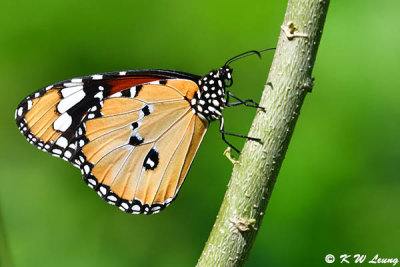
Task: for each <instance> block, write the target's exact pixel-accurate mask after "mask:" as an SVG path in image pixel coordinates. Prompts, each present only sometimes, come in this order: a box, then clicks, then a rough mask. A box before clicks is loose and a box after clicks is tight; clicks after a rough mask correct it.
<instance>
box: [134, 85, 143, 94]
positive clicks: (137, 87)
mask: <svg viewBox="0 0 400 267" xmlns="http://www.w3.org/2000/svg"><path fill="white" fill-rule="evenodd" d="M142 87H143V85H141V84H139V85H137V86H136V94H135V97H137V95H138V94H139V92H140V90H142Z"/></svg>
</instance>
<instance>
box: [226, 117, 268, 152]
mask: <svg viewBox="0 0 400 267" xmlns="http://www.w3.org/2000/svg"><path fill="white" fill-rule="evenodd" d="M219 131H220V133H221V134H222V140H224V142H225V143H226V144H227V145H228V146H230V147H231V148H232V149H233V150H235V151H236V152H237V153H239V154H240V150H239V149H237V148H236V147H235V146H234V145H232V144H231V143H229V142H228V141H227V140H226V138H225V135H230V136H236V137H241V138H246V139H247V140H253V141H257V142H260V141H261V139H259V138H254V137H250V136H246V135H241V134H234V133H229V132H226V131H225V125H224V118H223V117H221V119H220V127H219Z"/></svg>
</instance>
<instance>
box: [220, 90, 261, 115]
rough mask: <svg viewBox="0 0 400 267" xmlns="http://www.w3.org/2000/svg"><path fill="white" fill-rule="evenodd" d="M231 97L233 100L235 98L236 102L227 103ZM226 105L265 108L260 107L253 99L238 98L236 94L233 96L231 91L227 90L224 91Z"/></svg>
mask: <svg viewBox="0 0 400 267" xmlns="http://www.w3.org/2000/svg"><path fill="white" fill-rule="evenodd" d="M230 97H232V98H234V99H235V100H237V101H238V102H233V103H229V98H230ZM226 103H227V104H226V105H225V106H226V107H234V106H238V105H245V106H247V107H252V108H260V109H262V110H265V108H264V107H260V106H259V105H258V103H257V102H256V101H254V100H253V99H246V100H241V99H240V98H238V97H237V96H235V95H234V94H233V93H232V92H231V91H227V92H226Z"/></svg>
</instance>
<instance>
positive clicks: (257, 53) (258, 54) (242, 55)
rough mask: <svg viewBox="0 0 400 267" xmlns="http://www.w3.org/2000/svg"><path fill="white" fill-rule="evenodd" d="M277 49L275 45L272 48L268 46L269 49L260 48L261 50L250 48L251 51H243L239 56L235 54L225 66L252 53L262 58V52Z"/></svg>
mask: <svg viewBox="0 0 400 267" xmlns="http://www.w3.org/2000/svg"><path fill="white" fill-rule="evenodd" d="M275 49H276V48H275V47H272V48H267V49H263V50H260V51H257V50H250V51H247V52H244V53H241V54H239V55H237V56H234V57H233V58H231V59H228V61H226V63H225V65H224V66H228V65H229V64H231V63H232V62H234V61H236V60H238V59H241V58H244V57H248V56H251V55H257V56H258V57H259V58H260V59H261V53H262V52H265V51H268V50H275Z"/></svg>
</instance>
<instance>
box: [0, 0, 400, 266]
mask: <svg viewBox="0 0 400 267" xmlns="http://www.w3.org/2000/svg"><path fill="white" fill-rule="evenodd" d="M399 8H400V2H398V1H394V0H392V1H380V2H379V3H378V2H376V1H372V0H352V1H332V2H331V5H330V10H329V14H328V17H327V21H326V25H325V29H324V34H323V36H322V41H321V45H320V47H319V51H318V56H317V61H316V64H315V68H314V73H313V76H314V77H315V87H314V89H313V92H312V93H311V94H309V95H308V96H307V98H306V101H305V103H304V107H303V109H302V114H301V116H300V118H299V121H298V124H297V127H296V129H295V132H294V135H293V139H292V142H291V144H290V146H289V150H288V153H287V156H286V159H285V161H284V163H283V166H282V170H281V173H280V175H279V177H278V181H277V184H276V186H275V190H274V192H273V195H272V198H271V202H270V204H269V207H268V209H267V212H266V215H265V218H264V222H263V225H262V228H261V230H260V232H259V235H258V237H257V240H256V242H255V245H254V248H253V251H252V254H251V257H250V259H249V261H248V263H247V266H266V265H268V266H321V265H325V261H324V258H325V255H326V254H328V253H332V254H333V255H335V256H336V257H339V255H340V254H344V253H346V254H350V255H353V254H356V253H359V254H366V255H367V257H369V258H372V257H373V256H374V255H375V254H379V255H380V256H381V257H397V258H399V257H400V253H399V251H400V242H399V240H400V225H399V220H400V213H399V204H400V174H399V169H400V167H399V159H400V140H399V133H400V108H399V103H400V101H399V100H400V92H399V89H400V79H399V74H398V72H399V70H400V63H399V62H400V60H399V59H400V49H398V48H399V43H400V34H399V26H400V25H399V24H400V23H399V21H400V20H399V17H398V10H399ZM285 9H286V1H262V0H258V1H256V0H249V1H245V2H243V1H211V0H203V1H165V0H161V1H118V2H115V1H105V0H98V1H77V0H72V1H43V0H39V1H27V0H20V1H3V2H2V3H1V8H0V25H1V27H0V58H1V60H0V73H1V74H0V75H1V89H0V92H1V99H2V101H1V105H0V111H1V112H0V119H1V130H0V136H1V138H0V146H1V152H0V159H1V160H0V164H1V166H0V182H1V183H0V207H1V217H2V227H3V229H4V232H5V235H6V241H7V244H8V249H9V252H10V255H11V257H12V261H13V262H14V264H15V266H42V267H45V266H98V267H100V266H193V265H195V263H196V262H197V258H198V257H199V255H200V253H201V251H202V248H203V245H204V243H205V242H206V240H207V237H208V234H209V232H210V230H211V227H212V225H213V222H214V220H215V216H216V214H217V212H218V209H219V205H220V203H221V201H222V199H223V196H224V192H225V190H226V185H227V183H228V179H229V177H230V173H231V169H232V165H231V163H230V162H229V161H228V160H227V159H226V158H225V157H223V156H222V152H223V151H224V149H225V148H226V145H225V144H224V143H223V142H222V140H221V137H220V134H219V133H218V125H217V124H215V125H211V127H210V129H209V132H208V133H207V135H206V137H205V140H204V142H203V144H202V146H201V148H200V150H199V152H198V155H197V157H196V159H195V161H194V164H193V166H192V168H191V171H190V172H189V175H188V177H187V180H186V182H185V185H184V186H183V189H182V190H181V192H180V195H179V197H178V199H177V201H175V202H174V203H173V205H171V206H170V207H169V208H168V209H166V210H165V211H163V212H162V213H160V214H157V215H153V216H133V215H129V214H125V213H123V212H121V211H119V210H118V209H116V208H115V207H113V206H111V205H107V204H105V203H104V202H103V201H102V200H101V199H100V198H99V197H98V196H97V194H95V193H94V192H92V190H91V189H89V188H88V187H87V186H86V185H85V184H84V183H83V181H82V180H81V175H80V172H79V170H78V169H76V168H74V167H73V166H70V165H68V164H67V163H66V162H64V161H62V160H60V159H57V158H55V157H51V156H50V155H48V154H46V153H43V152H40V151H39V150H37V149H36V148H34V147H33V146H31V145H30V144H28V143H27V142H26V141H25V139H24V138H23V137H22V136H21V134H20V133H19V132H18V130H17V127H16V126H15V123H14V110H15V108H16V106H17V105H18V103H19V102H20V100H22V99H23V98H24V97H25V96H26V95H28V94H30V93H31V92H33V91H36V90H38V89H40V88H41V87H43V86H46V85H49V84H51V83H54V82H57V81H60V80H64V79H68V78H72V77H77V76H83V75H88V74H93V73H101V72H108V71H117V70H125V69H144V68H166V69H175V70H181V71H186V72H192V73H197V74H205V73H206V72H208V71H209V70H210V69H213V68H218V67H220V66H221V65H222V64H223V63H224V62H225V60H226V59H228V58H230V57H232V56H234V55H236V54H238V53H241V52H243V51H247V50H250V49H263V48H267V47H273V46H275V45H276V41H277V37H278V35H279V32H280V25H281V23H282V20H283V15H284V12H285ZM272 56H273V52H267V53H265V54H264V55H263V59H262V60H261V61H260V60H258V59H257V58H256V57H253V58H248V59H246V60H243V61H238V62H235V64H234V65H232V66H234V68H235V71H234V79H235V84H234V87H233V88H232V90H233V91H234V93H235V94H236V95H238V96H239V97H241V98H254V99H256V100H257V99H259V97H260V96H261V91H262V89H263V85H264V83H265V80H266V75H267V72H268V69H269V66H270V63H271V60H272ZM224 114H225V116H226V127H227V129H228V130H229V131H231V132H236V133H247V131H248V129H249V126H250V124H251V120H252V117H253V116H254V114H255V111H254V110H252V109H245V108H243V109H242V108H239V107H237V108H232V109H230V110H226V112H225V113H224ZM233 142H235V144H237V145H238V146H242V145H243V141H242V140H234V141H233ZM1 238H4V237H1ZM3 243H4V242H3Z"/></svg>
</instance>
